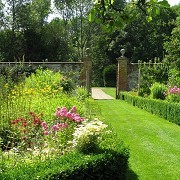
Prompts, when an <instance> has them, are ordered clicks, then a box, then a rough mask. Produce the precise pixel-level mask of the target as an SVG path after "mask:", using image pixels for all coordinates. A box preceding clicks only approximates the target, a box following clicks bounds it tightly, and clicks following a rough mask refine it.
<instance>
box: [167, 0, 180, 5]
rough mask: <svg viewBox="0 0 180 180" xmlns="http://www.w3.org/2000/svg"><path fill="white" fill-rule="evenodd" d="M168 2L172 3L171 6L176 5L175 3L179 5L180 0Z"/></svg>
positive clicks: (169, 0)
mask: <svg viewBox="0 0 180 180" xmlns="http://www.w3.org/2000/svg"><path fill="white" fill-rule="evenodd" d="M168 3H169V4H170V5H171V6H174V5H177V4H179V3H180V0H168Z"/></svg>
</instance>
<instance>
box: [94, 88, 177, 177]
mask: <svg viewBox="0 0 180 180" xmlns="http://www.w3.org/2000/svg"><path fill="white" fill-rule="evenodd" d="M103 91H104V92H106V93H108V94H109V95H112V96H115V89H114V88H108V89H103ZM97 103H98V105H99V106H100V108H101V112H102V115H103V117H104V119H105V121H106V122H108V123H109V124H110V125H111V126H112V128H113V129H114V130H115V132H116V133H117V134H118V136H119V137H120V138H121V139H122V140H123V141H124V142H125V144H126V145H127V146H129V149H130V159H129V164H130V168H131V170H132V171H129V173H128V177H127V179H132V180H134V179H140V180H156V179H157V180H179V179H180V127H179V126H178V125H176V124H173V123H170V122H168V121H167V120H165V119H162V118H159V117H157V116H155V115H152V114H150V113H148V112H146V111H144V110H141V109H138V108H137V107H134V106H131V105H129V104H127V103H126V102H124V101H121V100H99V101H97Z"/></svg>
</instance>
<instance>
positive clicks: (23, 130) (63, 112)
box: [11, 106, 84, 149]
mask: <svg viewBox="0 0 180 180" xmlns="http://www.w3.org/2000/svg"><path fill="white" fill-rule="evenodd" d="M29 115H30V118H24V117H20V118H17V119H15V120H12V121H11V124H12V126H13V128H14V129H16V130H17V131H18V134H19V136H20V139H21V144H20V146H21V147H23V148H25V149H27V148H35V147H41V148H42V147H43V146H44V145H45V144H46V143H45V141H46V140H47V139H46V138H45V136H46V137H47V136H49V137H47V138H48V139H49V141H51V140H53V141H56V143H57V142H58V141H59V140H58V138H60V137H59V136H58V132H62V134H63V130H64V129H68V127H70V128H69V129H70V130H71V131H72V130H73V129H74V126H76V125H77V124H78V123H81V122H82V121H83V120H84V118H82V117H80V116H79V114H77V113H76V107H75V106H73V107H72V108H71V109H70V110H69V111H68V109H67V108H66V107H63V108H57V109H56V112H55V114H54V116H55V118H56V119H55V121H54V122H53V124H52V125H48V124H47V123H46V122H45V121H43V120H42V119H43V114H40V115H39V117H38V115H36V114H35V113H34V112H29ZM72 122H74V123H72ZM69 137H70V136H69ZM66 138H68V136H66V137H65V138H64V141H65V142H67V141H68V140H69V139H68V140H66ZM65 142H64V143H65ZM61 143H62V140H61ZM56 146H57V144H56Z"/></svg>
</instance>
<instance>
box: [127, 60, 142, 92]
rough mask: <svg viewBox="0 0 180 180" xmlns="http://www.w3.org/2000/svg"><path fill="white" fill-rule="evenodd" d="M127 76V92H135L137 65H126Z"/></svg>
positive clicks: (136, 87)
mask: <svg viewBox="0 0 180 180" xmlns="http://www.w3.org/2000/svg"><path fill="white" fill-rule="evenodd" d="M127 74H128V79H127V81H128V83H127V84H128V87H127V88H128V89H127V90H128V91H131V90H137V89H138V76H139V69H138V63H128V64H127Z"/></svg>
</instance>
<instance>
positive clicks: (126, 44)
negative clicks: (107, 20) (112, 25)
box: [109, 8, 176, 62]
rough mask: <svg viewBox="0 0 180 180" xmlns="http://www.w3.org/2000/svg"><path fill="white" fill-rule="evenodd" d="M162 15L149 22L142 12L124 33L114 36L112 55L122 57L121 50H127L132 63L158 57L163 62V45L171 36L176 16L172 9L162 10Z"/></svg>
mask: <svg viewBox="0 0 180 180" xmlns="http://www.w3.org/2000/svg"><path fill="white" fill-rule="evenodd" d="M160 11H161V13H160V14H159V15H157V16H156V17H154V18H153V19H152V21H150V22H148V21H147V20H146V19H145V18H144V14H143V13H142V12H141V11H140V12H139V16H138V17H137V18H136V19H135V20H133V21H132V22H131V23H129V24H127V25H126V26H125V28H124V29H123V30H122V31H116V32H115V33H113V34H112V43H111V49H110V52H109V53H111V54H110V55H112V54H114V56H115V57H113V58H116V57H118V56H120V53H119V50H120V49H122V48H125V49H126V56H127V57H128V58H129V60H130V61H131V62H137V61H138V60H143V61H146V62H147V61H149V60H153V59H154V58H156V57H158V58H160V60H161V61H162V59H163V58H164V55H165V50H164V47H163V43H164V41H165V39H166V38H167V37H169V36H171V31H172V29H173V28H174V23H173V21H174V20H175V19H176V14H175V13H174V12H173V10H172V9H170V8H160Z"/></svg>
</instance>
